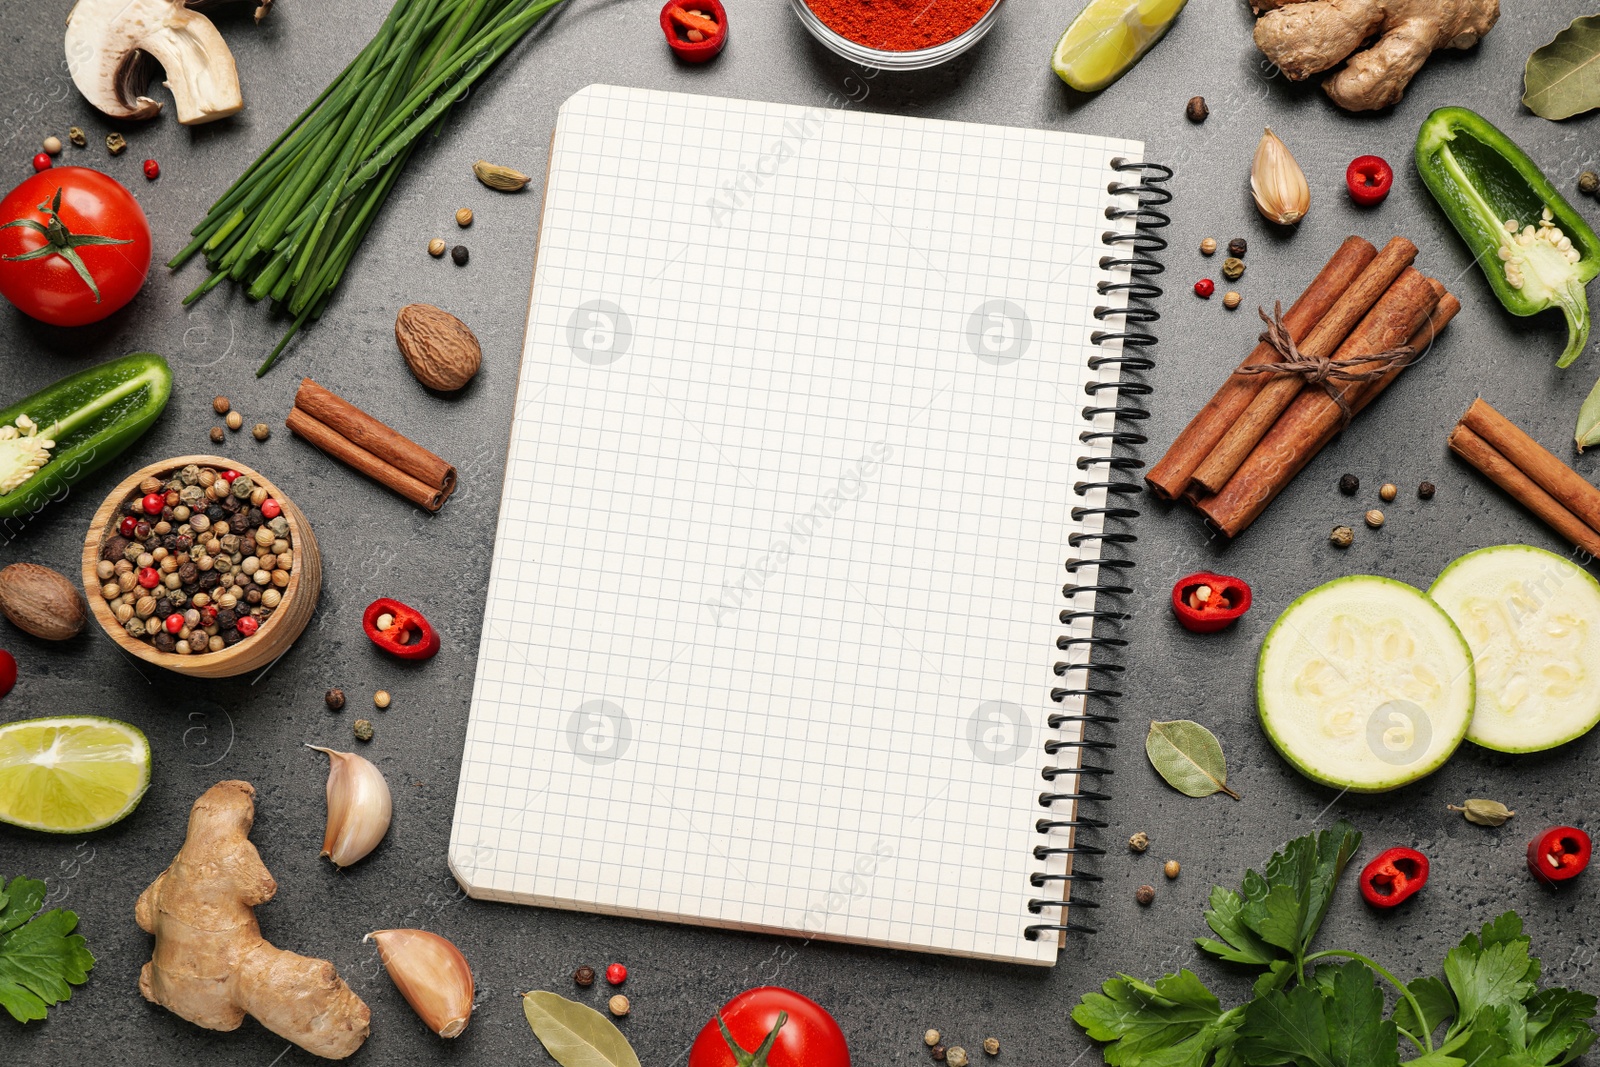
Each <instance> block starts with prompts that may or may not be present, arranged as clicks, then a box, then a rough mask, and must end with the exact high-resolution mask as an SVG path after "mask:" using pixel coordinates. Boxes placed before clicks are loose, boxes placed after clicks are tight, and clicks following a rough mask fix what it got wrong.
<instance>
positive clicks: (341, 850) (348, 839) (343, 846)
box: [306, 745, 394, 867]
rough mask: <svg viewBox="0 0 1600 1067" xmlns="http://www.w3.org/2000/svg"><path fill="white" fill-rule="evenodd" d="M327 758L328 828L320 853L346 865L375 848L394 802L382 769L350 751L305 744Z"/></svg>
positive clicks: (341, 864) (339, 865) (381, 836)
mask: <svg viewBox="0 0 1600 1067" xmlns="http://www.w3.org/2000/svg"><path fill="white" fill-rule="evenodd" d="M306 747H307V748H309V749H312V750H313V751H316V752H321V753H323V754H324V755H326V756H327V757H328V761H329V763H328V827H327V830H326V832H325V833H324V834H323V836H322V853H321V854H322V855H324V856H326V857H328V858H329V859H331V860H333V865H334V866H335V867H348V866H350V865H351V864H352V863H355V862H356V861H358V860H360V859H361V858H362V857H364V856H366V855H367V854H368V853H369V852H371V851H372V850H373V849H375V848H377V847H378V842H379V841H382V840H383V835H384V834H385V833H387V832H388V831H389V818H390V816H391V815H392V814H393V812H394V801H393V799H392V798H391V797H390V795H389V783H388V782H386V781H384V780H383V772H382V771H380V770H378V768H377V767H375V766H373V765H372V763H371V762H369V761H368V760H366V759H364V758H362V757H361V756H358V755H356V754H355V753H354V752H336V751H334V750H333V749H331V748H320V747H318V746H317V745H307V746H306Z"/></svg>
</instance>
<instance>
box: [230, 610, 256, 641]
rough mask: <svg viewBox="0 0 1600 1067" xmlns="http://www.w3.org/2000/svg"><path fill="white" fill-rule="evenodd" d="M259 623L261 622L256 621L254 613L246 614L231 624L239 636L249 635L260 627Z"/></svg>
mask: <svg viewBox="0 0 1600 1067" xmlns="http://www.w3.org/2000/svg"><path fill="white" fill-rule="evenodd" d="M260 625H261V624H260V623H259V622H257V621H256V617H255V616H254V615H246V616H245V617H244V618H242V619H240V620H239V621H238V622H236V623H234V624H233V626H234V629H236V630H238V631H239V636H241V637H249V636H250V635H251V634H253V633H255V632H256V629H257V628H258V627H260Z"/></svg>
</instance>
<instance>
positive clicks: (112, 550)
mask: <svg viewBox="0 0 1600 1067" xmlns="http://www.w3.org/2000/svg"><path fill="white" fill-rule="evenodd" d="M127 549H128V539H127V538H126V537H121V536H118V537H113V538H112V539H111V540H109V541H107V542H106V543H105V544H104V545H102V546H101V547H100V558H101V559H103V560H105V561H106V562H108V563H115V562H116V561H117V560H119V559H121V558H122V553H124V552H126V551H127Z"/></svg>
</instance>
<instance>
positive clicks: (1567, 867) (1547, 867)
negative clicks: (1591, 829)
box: [1528, 826, 1591, 882]
mask: <svg viewBox="0 0 1600 1067" xmlns="http://www.w3.org/2000/svg"><path fill="white" fill-rule="evenodd" d="M1590 852H1591V849H1590V845H1589V835H1588V834H1586V833H1584V832H1583V831H1582V830H1580V829H1578V828H1577V827H1576V826H1552V827H1551V828H1550V829H1548V830H1546V831H1545V832H1544V833H1542V834H1540V835H1539V836H1538V837H1536V838H1534V839H1533V840H1532V841H1529V842H1528V870H1530V871H1532V872H1533V873H1534V875H1535V876H1536V877H1538V878H1539V879H1540V880H1541V881H1544V882H1565V881H1566V880H1567V879H1569V878H1576V877H1577V876H1578V875H1580V874H1582V873H1583V869H1584V868H1585V867H1587V866H1589V855H1590Z"/></svg>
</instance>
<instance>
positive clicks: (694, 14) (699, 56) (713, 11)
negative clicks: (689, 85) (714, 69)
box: [661, 0, 728, 63]
mask: <svg viewBox="0 0 1600 1067" xmlns="http://www.w3.org/2000/svg"><path fill="white" fill-rule="evenodd" d="M661 32H662V33H665V34H666V35H667V44H668V45H669V46H671V48H672V51H673V52H674V53H675V54H676V55H677V57H678V58H679V59H681V60H683V61H684V62H685V63H704V62H706V61H707V60H709V59H711V58H712V57H714V56H715V55H716V54H717V53H718V52H721V51H722V49H723V46H724V45H726V44H727V43H728V13H727V12H726V11H724V10H723V7H722V0H667V5H666V6H665V7H663V8H662V9H661ZM697 38H698V39H697Z"/></svg>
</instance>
